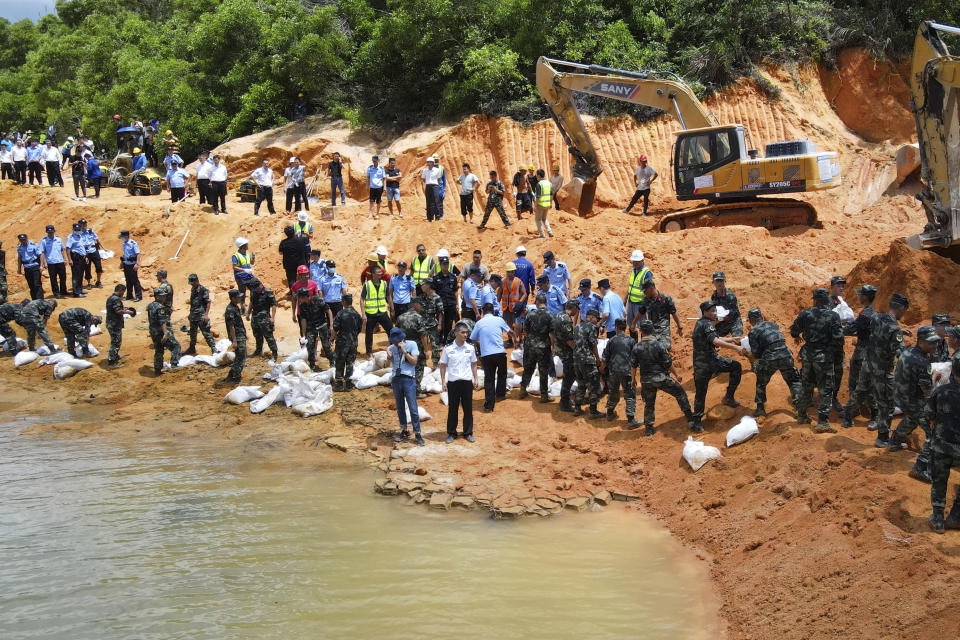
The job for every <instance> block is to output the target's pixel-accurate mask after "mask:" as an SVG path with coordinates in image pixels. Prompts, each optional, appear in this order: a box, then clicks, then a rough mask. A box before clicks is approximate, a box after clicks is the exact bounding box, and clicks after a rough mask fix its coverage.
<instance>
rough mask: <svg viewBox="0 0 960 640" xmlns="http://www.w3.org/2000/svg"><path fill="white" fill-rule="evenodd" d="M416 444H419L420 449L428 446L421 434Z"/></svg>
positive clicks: (418, 435)
mask: <svg viewBox="0 0 960 640" xmlns="http://www.w3.org/2000/svg"><path fill="white" fill-rule="evenodd" d="M414 442H416V443H417V446H418V447H422V446H423V445H425V444H426V443H425V442H424V441H423V437H422V436H421V435H420V434H419V433H418V434H417V439H416V440H414Z"/></svg>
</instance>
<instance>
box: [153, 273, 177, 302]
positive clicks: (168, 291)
mask: <svg viewBox="0 0 960 640" xmlns="http://www.w3.org/2000/svg"><path fill="white" fill-rule="evenodd" d="M157 280H158V281H159V282H160V284H158V285H157V287H156V288H157V289H160V291H162V292H163V306H165V307H166V308H167V311H169V312H170V313H173V285H172V284H170V282H169V281H168V280H167V270H166V269H160V270H159V271H157Z"/></svg>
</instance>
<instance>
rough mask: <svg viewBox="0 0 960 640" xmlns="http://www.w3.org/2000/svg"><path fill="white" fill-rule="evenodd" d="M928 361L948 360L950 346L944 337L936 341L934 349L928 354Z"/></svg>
mask: <svg viewBox="0 0 960 640" xmlns="http://www.w3.org/2000/svg"><path fill="white" fill-rule="evenodd" d="M930 362H950V347H949V346H947V339H946V338H944V339H943V340H941V341H940V342H938V343H937V348H936V350H935V351H934V352H933V353H931V354H930Z"/></svg>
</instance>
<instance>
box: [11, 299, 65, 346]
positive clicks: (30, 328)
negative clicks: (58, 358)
mask: <svg viewBox="0 0 960 640" xmlns="http://www.w3.org/2000/svg"><path fill="white" fill-rule="evenodd" d="M51 313H53V305H52V304H51V303H49V302H47V301H46V300H31V301H30V302H28V303H27V304H26V305H25V306H24V307H23V309H22V310H21V312H20V319H19V320H17V323H19V324H20V326H21V327H23V328H24V329H26V330H27V348H28V349H30V350H31V351H33V348H34V346H35V345H36V344H37V336H40V340H42V341H43V344H44V345H46V347H47V349H49V350H50V353H53V352H54V351H56V350H57V347H56V346H55V345H54V344H53V340H51V339H50V334H49V333H47V320H49V319H50V314H51Z"/></svg>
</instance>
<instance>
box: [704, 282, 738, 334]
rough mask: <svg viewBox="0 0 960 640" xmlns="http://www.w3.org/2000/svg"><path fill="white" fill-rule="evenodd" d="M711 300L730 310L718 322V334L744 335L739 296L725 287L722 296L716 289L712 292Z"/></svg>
mask: <svg viewBox="0 0 960 640" xmlns="http://www.w3.org/2000/svg"><path fill="white" fill-rule="evenodd" d="M710 301H711V302H713V303H714V304H715V305H717V306H718V307H723V308H724V309H726V310H727V311H729V312H730V314H729V315H728V316H727V317H725V318H724V319H723V320H720V321H719V322H717V324H716V328H717V335H718V336H720V337H721V338H722V337H724V336H736V337H740V336H742V335H743V318H742V317H741V316H740V303H739V302H738V301H737V296H735V295H734V294H733V291H730V289H724V294H723V295H722V296H721V295H720V294H718V293H717V292H716V291H714V292H713V293H712V294H710Z"/></svg>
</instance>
